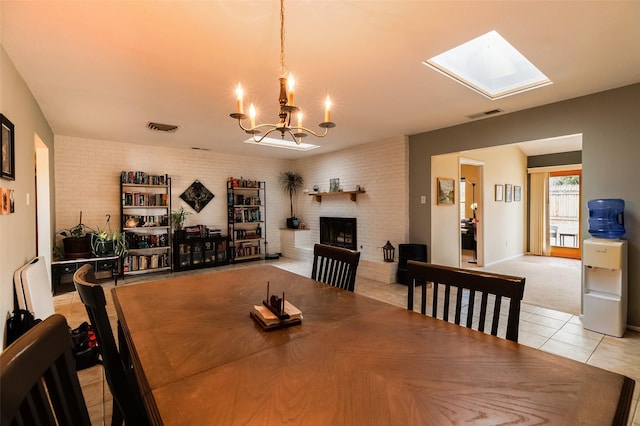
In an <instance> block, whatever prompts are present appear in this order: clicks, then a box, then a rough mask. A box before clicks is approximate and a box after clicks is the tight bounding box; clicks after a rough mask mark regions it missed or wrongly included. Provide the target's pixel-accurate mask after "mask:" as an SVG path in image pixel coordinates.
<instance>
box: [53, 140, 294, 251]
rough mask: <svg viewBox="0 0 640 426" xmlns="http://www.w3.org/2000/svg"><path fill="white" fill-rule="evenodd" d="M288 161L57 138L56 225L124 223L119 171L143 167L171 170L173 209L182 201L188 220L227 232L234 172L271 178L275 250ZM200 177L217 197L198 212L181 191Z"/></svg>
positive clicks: (285, 202) (270, 234)
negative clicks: (230, 180)
mask: <svg viewBox="0 0 640 426" xmlns="http://www.w3.org/2000/svg"><path fill="white" fill-rule="evenodd" d="M288 164H290V161H289V160H286V161H285V160H277V159H264V158H258V157H246V156H242V158H241V159H239V158H238V157H237V156H234V155H227V154H216V153H213V152H209V151H195V150H186V149H177V148H166V147H150V146H147V145H137V144H131V143H123V142H112V141H101V140H93V139H83V138H75V137H67V136H56V137H55V177H56V178H55V179H56V184H55V188H56V195H55V200H56V225H55V229H56V230H60V229H65V228H69V227H71V226H73V225H75V224H77V223H78V218H79V214H80V211H82V212H83V218H82V221H83V223H84V224H86V225H88V226H90V227H92V228H95V227H96V226H99V227H102V226H103V225H104V223H105V215H106V214H111V228H112V230H114V231H115V230H117V229H119V228H120V184H119V182H120V172H121V171H123V170H127V171H129V170H131V171H138V170H139V171H144V172H148V173H151V174H168V175H169V176H171V178H172V190H171V193H172V209H173V210H175V209H177V208H178V207H179V206H180V205H183V206H184V208H185V210H187V211H190V212H192V213H193V214H191V215H189V216H187V219H186V221H185V225H187V226H188V225H197V224H204V225H207V226H209V227H214V226H216V227H220V228H221V229H222V230H223V233H224V234H226V233H227V210H226V208H227V204H226V200H227V198H226V182H227V179H228V178H229V177H230V176H234V177H238V178H239V177H240V176H243V177H245V178H246V179H256V180H264V181H266V182H267V190H266V195H267V209H266V210H267V234H266V236H267V241H268V243H269V244H268V250H269V252H270V253H278V252H280V233H279V228H280V227H281V226H282V224H283V218H285V217H287V216H288V215H289V213H288V212H289V197H288V196H287V195H286V194H284V193H283V192H282V190H281V189H280V186H279V184H278V176H279V174H280V172H282V171H283V170H286V169H287V167H288ZM196 179H197V180H199V181H200V182H201V183H202V184H203V185H204V186H205V187H207V189H209V190H210V191H211V192H212V193H213V194H214V195H215V197H214V198H213V200H212V201H210V202H209V204H207V206H206V207H205V208H204V209H202V210H201V211H200V213H195V211H194V210H193V209H191V207H189V206H188V205H187V204H186V203H184V202H183V201H182V199H180V194H182V192H183V191H184V190H185V189H186V188H187V187H188V186H189V185H191V183H193V181H194V180H196Z"/></svg>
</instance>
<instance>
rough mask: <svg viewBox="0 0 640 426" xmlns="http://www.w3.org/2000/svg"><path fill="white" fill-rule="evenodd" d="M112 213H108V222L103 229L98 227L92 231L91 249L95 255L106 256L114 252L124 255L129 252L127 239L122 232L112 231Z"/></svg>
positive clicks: (117, 254)
mask: <svg viewBox="0 0 640 426" xmlns="http://www.w3.org/2000/svg"><path fill="white" fill-rule="evenodd" d="M110 219H111V215H110V214H108V215H107V222H106V224H105V226H104V228H103V229H100V228H97V230H96V231H93V232H91V233H90V234H89V235H90V237H91V251H92V252H93V254H94V255H95V256H99V257H100V256H105V255H109V254H112V253H113V254H114V255H116V256H124V255H125V254H127V252H128V245H127V240H126V238H125V234H124V233H122V232H118V231H116V232H112V231H111V224H110V223H109V220H110Z"/></svg>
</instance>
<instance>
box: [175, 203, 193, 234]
mask: <svg viewBox="0 0 640 426" xmlns="http://www.w3.org/2000/svg"><path fill="white" fill-rule="evenodd" d="M190 214H191V212H188V211H186V210H185V209H184V207H182V206H180V208H179V209H178V210H173V211H172V212H171V226H173V230H174V235H175V238H176V239H179V240H181V239H184V237H185V235H184V230H183V229H182V228H183V227H184V220H185V219H186V217H187V216H188V215H190Z"/></svg>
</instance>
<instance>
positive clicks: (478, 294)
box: [407, 260, 525, 342]
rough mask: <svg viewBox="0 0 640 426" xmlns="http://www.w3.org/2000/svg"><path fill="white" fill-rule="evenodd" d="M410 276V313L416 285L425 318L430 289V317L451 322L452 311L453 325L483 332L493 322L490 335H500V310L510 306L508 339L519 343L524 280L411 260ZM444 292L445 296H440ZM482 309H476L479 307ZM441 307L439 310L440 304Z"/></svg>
mask: <svg viewBox="0 0 640 426" xmlns="http://www.w3.org/2000/svg"><path fill="white" fill-rule="evenodd" d="M407 269H408V274H409V286H408V287H409V297H408V301H407V309H409V310H413V292H414V289H415V284H416V283H419V284H422V283H426V285H423V286H422V306H421V309H420V312H421V313H422V314H426V310H427V293H428V292H429V288H431V289H432V290H431V313H430V315H431V316H432V317H434V318H441V319H443V320H444V321H449V314H450V310H452V311H453V313H454V319H453V322H454V323H455V324H458V325H461V324H460V323H461V321H464V325H465V326H466V327H467V328H473V329H476V330H478V331H482V332H484V330H485V323H486V322H487V321H488V320H490V323H491V324H490V326H491V334H492V335H493V336H497V335H498V326H499V324H500V320H501V315H500V310H501V308H502V305H503V303H505V304H506V303H507V301H506V300H503V299H508V313H507V329H506V336H505V337H506V339H508V340H512V341H514V342H517V341H518V326H519V323H520V306H521V302H522V297H523V295H524V283H525V279H524V277H515V276H510V275H501V274H494V273H489V272H483V271H477V270H469V269H460V268H452V267H448V266H440V265H433V264H431V263H426V262H418V261H415V260H410V261H408V262H407ZM441 291H442V293H441ZM477 302H479V303H480V309H479V310H477V309H476V303H477ZM440 303H441V304H442V305H441V307H440V308H439V307H438V304H440ZM487 314H488V315H489V317H488V316H487Z"/></svg>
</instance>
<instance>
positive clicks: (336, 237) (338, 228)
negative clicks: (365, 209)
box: [320, 217, 358, 250]
mask: <svg viewBox="0 0 640 426" xmlns="http://www.w3.org/2000/svg"><path fill="white" fill-rule="evenodd" d="M357 235H358V232H357V227H356V218H355V217H353V218H350V217H321V218H320V243H321V244H328V245H330V246H337V247H344V248H348V249H350V250H357V249H358V238H357Z"/></svg>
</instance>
